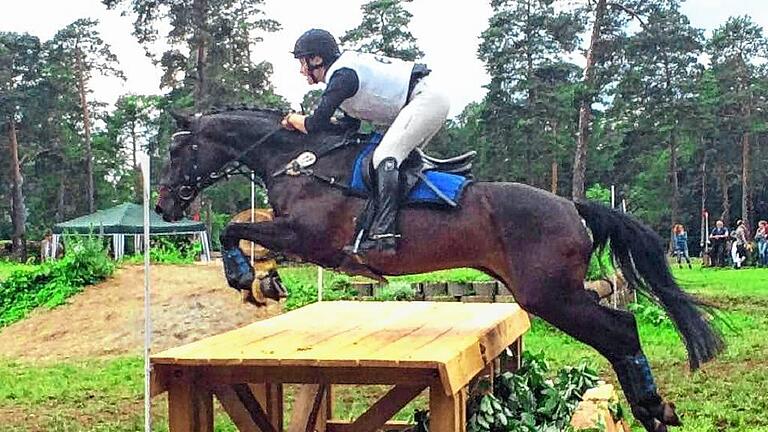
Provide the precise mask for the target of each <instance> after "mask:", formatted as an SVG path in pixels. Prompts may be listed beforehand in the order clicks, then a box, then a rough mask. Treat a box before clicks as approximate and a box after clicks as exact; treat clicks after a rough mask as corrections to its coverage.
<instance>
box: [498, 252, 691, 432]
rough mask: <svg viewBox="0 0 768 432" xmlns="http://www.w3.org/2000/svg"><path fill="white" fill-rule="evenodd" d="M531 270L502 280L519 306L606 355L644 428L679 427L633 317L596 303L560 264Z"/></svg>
mask: <svg viewBox="0 0 768 432" xmlns="http://www.w3.org/2000/svg"><path fill="white" fill-rule="evenodd" d="M552 267H558V265H557V264H554V265H553V266H552ZM558 270H560V271H558ZM571 270H572V269H571ZM533 273H534V272H533V271H530V270H528V271H524V273H523V274H519V273H518V274H516V275H514V276H516V277H511V278H510V279H508V280H505V283H507V285H508V286H510V288H511V289H512V290H513V292H514V294H515V297H516V299H517V301H518V302H519V303H520V305H521V307H523V309H525V310H526V311H528V312H530V313H532V314H534V315H536V316H538V317H540V318H542V319H544V320H546V321H547V322H549V323H551V324H552V325H554V326H555V327H557V328H558V329H560V330H562V331H564V332H565V333H567V334H569V335H570V336H572V337H574V338H576V339H578V340H579V341H581V342H584V343H586V344H587V345H589V346H591V347H593V348H595V349H596V350H597V351H598V352H599V353H600V354H602V355H603V356H604V357H605V358H607V359H608V361H610V363H611V365H612V366H613V369H614V371H615V372H616V375H617V376H618V378H619V382H620V383H621V387H622V389H623V390H624V394H625V395H626V397H627V400H628V401H629V403H630V406H631V408H632V412H633V414H634V415H635V418H636V419H637V420H638V421H639V422H640V423H642V424H643V426H644V427H645V428H646V430H648V431H649V432H663V431H666V430H667V426H668V425H669V426H674V425H679V424H680V422H679V419H678V418H677V416H676V415H675V412H674V405H672V404H669V403H666V402H663V401H662V399H661V397H660V396H659V394H658V393H657V391H656V386H655V384H654V382H653V376H652V375H651V370H650V367H649V366H648V361H647V360H646V358H645V355H644V354H643V352H642V349H641V347H640V338H639V335H638V333H637V324H636V322H635V318H634V316H633V315H632V314H631V313H629V312H626V311H621V310H615V309H611V308H608V307H605V306H601V305H600V304H599V303H597V301H596V300H595V299H594V297H593V296H591V295H590V294H589V293H588V292H587V291H586V290H585V289H584V285H583V281H582V280H581V279H580V278H579V277H576V276H575V274H574V272H572V271H568V270H567V269H566V267H565V266H563V267H562V268H560V269H557V268H547V269H536V271H535V273H536V274H533ZM575 273H577V274H583V272H581V271H579V272H575ZM510 276H512V275H510ZM505 279H506V278H505ZM513 281H514V282H513Z"/></svg>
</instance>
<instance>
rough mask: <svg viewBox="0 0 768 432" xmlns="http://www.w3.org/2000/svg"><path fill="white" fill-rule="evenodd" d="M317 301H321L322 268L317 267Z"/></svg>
mask: <svg viewBox="0 0 768 432" xmlns="http://www.w3.org/2000/svg"><path fill="white" fill-rule="evenodd" d="M317 301H319V302H321V301H323V268H322V267H317Z"/></svg>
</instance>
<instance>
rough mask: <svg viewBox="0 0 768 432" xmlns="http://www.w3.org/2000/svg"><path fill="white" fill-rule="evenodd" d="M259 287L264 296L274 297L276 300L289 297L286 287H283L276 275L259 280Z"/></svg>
mask: <svg viewBox="0 0 768 432" xmlns="http://www.w3.org/2000/svg"><path fill="white" fill-rule="evenodd" d="M259 289H260V290H261V293H262V294H264V297H266V298H268V299H272V300H274V301H278V302H279V301H280V299H281V298H285V297H287V294H286V292H285V288H283V286H282V284H281V283H280V281H279V279H277V278H275V277H274V276H269V277H266V278H264V279H261V280H260V281H259Z"/></svg>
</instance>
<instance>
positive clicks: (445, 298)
mask: <svg viewBox="0 0 768 432" xmlns="http://www.w3.org/2000/svg"><path fill="white" fill-rule="evenodd" d="M427 300H429V301H434V302H455V301H456V300H457V299H456V297H454V296H449V295H441V296H433V297H430V298H428V299H427Z"/></svg>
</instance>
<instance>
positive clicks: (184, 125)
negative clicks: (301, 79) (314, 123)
mask: <svg viewBox="0 0 768 432" xmlns="http://www.w3.org/2000/svg"><path fill="white" fill-rule="evenodd" d="M171 115H172V116H173V117H174V119H176V127H177V131H176V133H174V134H173V137H172V142H171V148H170V150H171V151H170V159H169V160H168V163H167V164H166V165H165V166H164V167H163V169H162V171H161V177H160V191H159V192H160V195H159V198H158V200H157V205H156V206H155V211H156V212H157V213H158V214H160V215H162V216H163V219H165V220H166V221H175V220H179V219H181V217H182V216H183V215H184V212H185V211H186V210H187V209H188V208H189V205H190V204H191V203H192V201H193V200H194V199H195V197H196V196H197V195H198V194H199V193H200V192H201V191H202V190H203V189H205V188H206V187H208V186H210V185H212V184H213V183H215V182H216V181H217V180H219V179H220V178H222V177H225V176H226V175H227V172H226V171H227V170H228V169H230V168H233V165H236V164H238V163H242V164H245V165H248V166H249V167H250V169H252V170H253V171H255V172H256V173H257V175H264V174H265V170H267V169H268V167H269V166H270V163H271V162H272V158H274V157H275V155H276V154H278V153H280V152H286V151H287V152H290V151H292V149H293V148H294V147H295V146H297V145H298V144H297V143H300V142H301V140H302V138H301V134H300V133H298V132H287V131H284V130H283V129H282V127H281V126H280V119H281V118H282V113H281V112H279V111H274V110H264V109H247V108H243V109H228V110H226V111H214V112H212V113H209V114H206V115H202V116H188V115H181V114H177V113H172V114H171ZM280 131H283V133H282V134H280V133H278V132H280ZM280 137H282V138H280ZM270 145H272V147H271V148H270Z"/></svg>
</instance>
